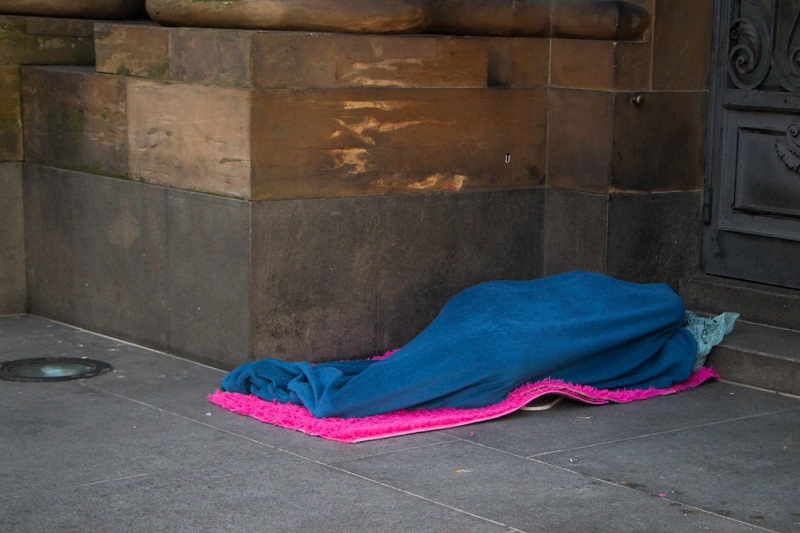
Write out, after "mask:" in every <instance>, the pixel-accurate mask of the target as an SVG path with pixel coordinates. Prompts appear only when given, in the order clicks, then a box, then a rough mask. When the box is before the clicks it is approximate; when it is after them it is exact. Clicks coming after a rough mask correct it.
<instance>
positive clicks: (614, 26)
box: [550, 0, 650, 41]
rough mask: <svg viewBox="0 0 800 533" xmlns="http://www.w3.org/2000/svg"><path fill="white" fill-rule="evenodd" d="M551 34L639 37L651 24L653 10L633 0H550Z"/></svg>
mask: <svg viewBox="0 0 800 533" xmlns="http://www.w3.org/2000/svg"><path fill="white" fill-rule="evenodd" d="M550 1H551V3H552V6H553V11H552V19H551V24H552V25H551V28H550V35H551V37H572V38H579V39H608V40H612V41H626V40H632V41H636V40H639V39H641V38H642V37H643V35H644V32H645V31H646V30H647V29H648V28H649V26H650V14H649V13H648V11H647V9H645V8H644V7H643V6H641V5H639V4H636V3H634V2H625V1H611V2H609V1H606V0H550Z"/></svg>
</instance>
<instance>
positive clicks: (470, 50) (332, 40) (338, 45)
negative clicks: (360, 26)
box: [252, 32, 488, 88]
mask: <svg viewBox="0 0 800 533" xmlns="http://www.w3.org/2000/svg"><path fill="white" fill-rule="evenodd" d="M252 57H253V60H252V63H253V85H254V86H256V87H264V88H267V87H320V88H325V87H485V86H486V76H487V61H488V53H487V46H486V43H485V42H484V41H481V40H476V39H467V38H447V37H429V36H422V35H415V36H401V35H394V36H385V35H368V36H367V35H336V34H330V33H327V34H325V33H317V34H307V33H296V32H295V33H291V32H279V33H278V32H269V33H267V32H259V33H256V34H255V35H254V37H253V50H252Z"/></svg>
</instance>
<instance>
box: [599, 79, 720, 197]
mask: <svg viewBox="0 0 800 533" xmlns="http://www.w3.org/2000/svg"><path fill="white" fill-rule="evenodd" d="M640 94H641V96H642V98H643V100H642V103H641V104H640V105H634V104H633V103H632V102H631V97H632V95H631V94H630V93H618V94H617V95H616V97H615V98H616V102H615V105H614V134H613V138H614V150H613V158H612V168H613V170H612V179H611V183H612V186H613V187H615V188H617V189H622V190H625V191H631V190H634V191H686V190H694V189H700V188H701V187H702V186H703V178H704V176H705V143H706V128H707V125H706V93H705V91H675V92H667V91H659V92H643V93H640ZM665 117H669V120H668V121H665ZM679 154H680V155H679Z"/></svg>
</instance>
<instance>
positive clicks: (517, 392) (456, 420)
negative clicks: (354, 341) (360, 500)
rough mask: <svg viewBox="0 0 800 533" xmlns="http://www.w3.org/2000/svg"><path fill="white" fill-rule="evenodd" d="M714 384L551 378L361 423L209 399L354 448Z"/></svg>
mask: <svg viewBox="0 0 800 533" xmlns="http://www.w3.org/2000/svg"><path fill="white" fill-rule="evenodd" d="M710 379H719V374H717V372H716V371H715V370H713V369H711V368H706V367H703V368H701V369H700V370H698V371H697V372H695V373H694V374H692V375H691V376H690V377H689V379H687V380H686V381H684V382H682V383H678V384H677V385H674V386H672V387H670V388H667V389H630V390H629V389H613V390H612V389H596V388H594V387H589V386H586V385H572V384H570V383H566V382H564V381H561V380H556V379H549V378H548V379H543V380H541V381H537V382H534V383H528V384H525V385H522V386H521V387H519V388H517V389H514V390H513V391H511V393H509V395H508V397H507V398H506V399H505V400H503V401H502V402H499V403H496V404H494V405H488V406H486V407H479V408H475V409H453V408H444V409H419V410H403V411H394V412H391V413H386V414H382V415H375V416H367V417H363V418H315V417H314V415H312V414H311V413H310V412H309V411H308V409H306V408H305V407H302V406H299V405H294V404H285V403H278V402H274V401H273V402H270V401H266V400H262V399H261V398H259V397H257V396H254V395H251V394H239V393H235V392H223V391H219V390H218V391H216V392H214V393H212V394H211V395H209V397H208V400H209V401H210V402H211V403H214V404H216V405H219V406H220V407H223V408H225V409H228V410H229V411H233V412H234V413H238V414H240V415H247V416H250V417H252V418H255V419H256V420H259V421H261V422H267V423H269V424H274V425H276V426H281V427H285V428H289V429H294V430H297V431H302V432H303V433H307V434H309V435H316V436H319V437H322V438H325V439H330V440H337V441H341V442H348V443H354V442H363V441H368V440H376V439H383V438H386V437H395V436H398V435H408V434H410V433H419V432H423V431H434V430H437V429H446V428H452V427H457V426H464V425H467V424H474V423H476V422H483V421H485V420H491V419H493V418H499V417H501V416H504V415H507V414H509V413H513V412H514V411H517V410H518V409H520V408H522V407H525V405H527V404H528V403H530V402H531V401H533V400H535V399H536V398H538V397H540V396H544V395H546V394H558V395H561V396H565V397H567V398H571V399H573V400H578V401H581V402H584V403H588V404H594V405H600V404H606V403H611V402H613V403H624V402H633V401H637V400H645V399H647V398H652V397H654V396H663V395H666V394H674V393H676V392H680V391H683V390H687V389H691V388H693V387H696V386H698V385H700V384H702V383H704V382H705V381H708V380H710Z"/></svg>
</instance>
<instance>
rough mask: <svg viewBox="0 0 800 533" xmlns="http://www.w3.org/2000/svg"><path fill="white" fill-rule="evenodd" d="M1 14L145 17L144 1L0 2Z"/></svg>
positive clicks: (112, 17)
mask: <svg viewBox="0 0 800 533" xmlns="http://www.w3.org/2000/svg"><path fill="white" fill-rule="evenodd" d="M0 13H5V14H10V15H32V16H36V17H73V18H78V19H114V18H129V17H137V16H141V15H143V13H144V0H0Z"/></svg>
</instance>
